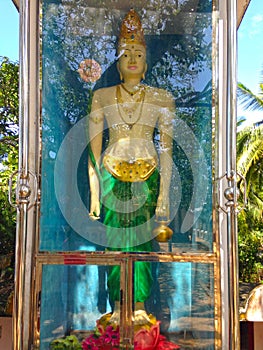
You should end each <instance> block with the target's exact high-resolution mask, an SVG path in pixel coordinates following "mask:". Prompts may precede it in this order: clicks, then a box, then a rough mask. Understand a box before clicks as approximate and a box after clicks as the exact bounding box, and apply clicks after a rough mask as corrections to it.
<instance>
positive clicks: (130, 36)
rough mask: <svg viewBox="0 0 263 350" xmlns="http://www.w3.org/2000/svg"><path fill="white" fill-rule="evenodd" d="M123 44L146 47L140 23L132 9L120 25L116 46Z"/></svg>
mask: <svg viewBox="0 0 263 350" xmlns="http://www.w3.org/2000/svg"><path fill="white" fill-rule="evenodd" d="M123 44H140V45H143V46H145V47H146V43H145V39H144V33H143V29H142V23H141V20H140V17H139V15H138V13H137V12H136V11H135V10H134V9H130V11H129V12H128V13H127V15H126V16H125V17H124V19H123V21H122V24H121V28H120V36H119V43H118V45H119V46H121V45H123Z"/></svg>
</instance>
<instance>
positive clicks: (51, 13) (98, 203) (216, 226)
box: [15, 0, 235, 350]
mask: <svg viewBox="0 0 263 350" xmlns="http://www.w3.org/2000/svg"><path fill="white" fill-rule="evenodd" d="M225 7H226V4H225ZM225 7H224V6H223V8H221V9H220V8H219V5H218V3H217V1H215V0H214V1H213V0H198V1H197V0H179V1H172V0H171V1H165V2H162V1H143V2H142V1H133V2H130V1H116V0H108V1H93V0H85V1H84V0H83V1H82V0H78V1H77V0H42V1H41V2H38V1H36V3H35V4H34V5H32V4H31V5H29V4H28V2H26V1H22V10H21V12H22V18H23V20H24V24H23V25H24V27H23V28H24V35H25V42H24V43H23V44H22V46H23V47H24V48H25V51H27V54H28V55H29V56H30V55H31V56H30V57H31V61H30V62H32V61H33V60H32V56H33V57H34V58H35V66H34V67H32V66H30V68H29V67H28V66H27V64H28V62H26V60H25V61H24V65H22V73H23V74H24V75H25V74H28V76H27V78H28V77H29V81H30V82H31V83H30V87H29V84H28V85H26V86H24V96H25V100H24V104H23V105H22V107H21V109H22V113H24V115H25V114H28V113H29V112H28V110H27V107H26V105H27V103H29V106H30V113H31V116H32V115H34V118H35V119H32V117H30V118H31V119H30V118H29V122H28V123H29V124H27V122H25V120H26V117H24V124H23V125H24V132H25V133H26V134H27V135H28V133H31V134H30V135H31V138H30V137H29V139H28V140H26V137H25V140H24V142H25V143H26V146H24V149H23V150H22V154H24V156H23V155H22V160H21V163H22V165H23V164H29V167H30V172H29V170H28V168H26V169H25V170H26V171H28V173H29V176H28V178H27V176H24V177H23V176H21V178H22V180H23V179H25V182H26V181H27V179H29V181H30V182H31V181H35V182H36V183H37V184H36V185H37V189H34V190H33V191H32V192H34V193H31V192H30V193H28V194H25V195H24V202H23V203H24V204H23V205H24V206H25V207H24V208H22V210H20V223H22V222H25V221H23V220H25V217H24V215H23V210H24V213H25V216H26V220H27V221H26V227H24V228H23V227H22V226H23V225H22V224H21V227H20V230H21V232H23V233H22V234H21V235H20V238H19V240H20V241H19V242H18V246H22V248H21V249H20V252H21V255H20V263H21V262H22V261H26V265H25V266H28V267H29V270H30V274H29V275H27V276H28V277H26V278H24V277H23V273H24V271H23V266H22V264H20V263H19V261H18V269H19V268H20V271H21V274H20V277H21V276H22V277H21V283H22V287H23V288H22V289H21V288H20V291H17V299H16V305H17V311H16V320H17V319H19V318H21V317H22V318H24V320H25V324H26V326H25V327H24V329H21V328H20V326H19V325H18V323H16V322H17V321H15V333H16V335H17V336H16V341H15V343H16V344H15V347H16V350H17V349H27V348H28V349H29V344H31V345H32V347H30V348H34V349H40V350H45V349H60V347H59V346H62V345H61V344H66V342H70V341H72V342H75V348H76V349H81V348H82V347H83V349H179V348H180V349H196V350H197V349H206V350H214V349H222V348H223V347H222V342H223V343H224V342H227V341H228V340H227V339H228V335H226V334H224V332H225V330H224V329H226V328H227V327H228V325H229V324H228V323H226V324H224V325H223V324H222V305H224V303H226V304H227V303H228V302H229V300H228V296H227V297H226V299H225V300H224V298H223V297H222V292H221V290H222V285H223V286H224V284H225V283H226V282H225V278H226V277H225V276H224V277H223V279H222V275H221V272H220V271H221V270H222V267H223V268H224V264H225V262H222V255H221V251H222V250H225V249H226V243H225V241H224V239H223V240H222V237H221V236H222V230H227V228H226V224H225V221H224V220H225V219H224V218H223V219H222V215H225V214H224V212H225V213H227V215H228V216H229V218H228V219H229V220H230V222H231V220H232V222H233V215H232V214H233V213H232V212H231V210H230V211H229V208H231V205H228V206H227V207H226V209H224V208H223V211H222V212H221V213H219V211H218V207H219V206H222V207H223V206H224V205H222V204H219V203H222V196H221V192H220V191H219V188H220V187H222V182H223V181H225V175H223V176H221V175H222V174H221V169H222V168H224V165H223V162H224V161H225V160H224V156H222V154H223V153H224V150H225V145H223V144H224V142H223V141H222V140H223V139H224V137H225V136H224V135H225V130H224V128H225V125H226V124H225V123H226V117H225V116H220V117H219V113H220V108H221V109H222V106H223V105H224V103H226V102H227V101H223V100H224V98H225V97H226V96H225V95H224V94H223V95H222V96H221V95H220V93H222V91H221V92H220V88H222V86H223V85H224V84H223V85H222V86H221V87H220V85H219V83H220V79H221V78H220V74H219V71H220V69H221V68H222V67H221V68H220V64H219V63H220V61H219V57H220V53H224V52H223V51H224V50H223V49H222V48H221V51H220V42H219V37H220V35H222V30H223V31H224V30H225V29H224V27H222V26H220V21H221V22H222V19H223V20H225V19H226V18H225V13H226V8H225ZM220 18H221V19H220ZM35 21H36V23H35ZM32 23H34V24H33V25H32ZM233 23H234V22H233ZM28 28H30V31H33V33H34V34H32V35H31V36H30V35H29V37H28V34H26V32H27V29H28ZM220 33H221V34H220ZM26 40H27V41H26ZM32 43H33V44H32ZM34 45H35V51H34V50H32V47H34ZM30 48H31V50H30ZM33 51H34V52H33ZM28 52H30V54H29V53H28ZM27 69H29V71H27ZM34 72H35V73H34ZM32 76H33V78H32ZM32 79H33V83H34V84H33V85H32ZM25 80H26V78H25ZM32 86H36V89H32ZM28 89H29V90H30V89H31V90H30V91H33V90H34V92H32V93H33V95H30V96H31V97H28V95H26V91H28ZM220 98H221V101H220ZM30 99H31V100H30ZM30 101H31V102H30ZM32 101H33V102H32ZM34 120H35V122H34ZM32 121H33V123H32ZM32 135H34V137H33V136H32ZM222 135H223V136H222ZM222 145H223V146H222ZM28 146H29V150H32V152H31V151H29V153H28V148H27V147H28ZM228 146H229V147H230V148H231V145H228ZM25 153H26V154H27V155H28V156H27V157H25ZM30 164H31V165H30ZM32 164H34V166H33V168H34V170H32ZM34 173H36V177H34V176H33V175H32V174H34ZM218 179H219V180H218ZM226 179H227V181H228V187H229V188H230V187H231V181H232V178H231V176H228V174H227V175H226ZM20 194H21V193H20ZM234 196H235V194H234ZM33 197H34V198H33ZM32 198H33V201H34V204H33V207H34V208H36V210H32V208H30V209H31V211H30V210H28V205H29V203H30V202H32ZM234 199H235V198H234ZM233 227H234V225H233V226H232V227H230V228H228V231H229V232H233ZM25 232H28V234H27V235H26V234H25ZM23 242H24V243H23ZM25 242H26V243H25ZM23 247H24V248H23ZM28 247H29V248H28ZM23 249H24V250H23ZM27 249H29V250H27ZM220 249H221V250H220ZM27 281H28V282H29V283H28V284H27ZM29 286H30V287H29ZM25 300H27V302H26V303H28V305H30V307H29V310H30V311H28V314H26V313H25V314H23V307H24V305H25V303H24V301H25ZM23 303H24V304H23ZM224 307H225V308H226V309H227V310H228V306H227V305H225V306H224ZM230 309H231V307H230ZM227 312H228V311H227ZM29 313H30V315H29ZM22 314H23V316H22ZM63 342H65V343H63ZM26 344H27V345H28V347H27V345H26ZM65 346H66V345H65Z"/></svg>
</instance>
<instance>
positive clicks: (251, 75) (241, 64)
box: [0, 0, 263, 124]
mask: <svg viewBox="0 0 263 350" xmlns="http://www.w3.org/2000/svg"><path fill="white" fill-rule="evenodd" d="M237 38H238V54H237V57H238V66H237V70H238V77H237V78H238V81H239V82H241V83H242V84H244V85H245V86H246V87H248V88H249V89H250V90H251V91H252V92H254V93H255V94H258V92H259V82H260V81H261V78H262V77H263V74H261V72H262V71H263V41H262V38H263V6H262V0H251V2H250V5H249V7H248V9H247V12H246V13H245V16H244V18H243V21H242V23H241V25H240V27H239V29H238V35H237ZM0 56H7V57H8V58H9V59H10V60H11V61H18V59H19V15H18V12H17V10H16V8H15V6H14V5H13V3H12V1H11V0H0ZM237 116H238V117H241V116H244V117H245V118H246V119H247V122H246V124H250V123H253V122H255V121H258V120H262V119H263V113H262V112H248V111H244V110H243V109H242V108H241V107H239V106H238V110H237Z"/></svg>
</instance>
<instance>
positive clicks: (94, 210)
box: [89, 196, 100, 220]
mask: <svg viewBox="0 0 263 350" xmlns="http://www.w3.org/2000/svg"><path fill="white" fill-rule="evenodd" d="M89 216H90V218H91V219H92V220H99V219H100V201H99V199H98V198H97V196H96V197H95V196H94V197H93V196H91V200H90V212H89Z"/></svg>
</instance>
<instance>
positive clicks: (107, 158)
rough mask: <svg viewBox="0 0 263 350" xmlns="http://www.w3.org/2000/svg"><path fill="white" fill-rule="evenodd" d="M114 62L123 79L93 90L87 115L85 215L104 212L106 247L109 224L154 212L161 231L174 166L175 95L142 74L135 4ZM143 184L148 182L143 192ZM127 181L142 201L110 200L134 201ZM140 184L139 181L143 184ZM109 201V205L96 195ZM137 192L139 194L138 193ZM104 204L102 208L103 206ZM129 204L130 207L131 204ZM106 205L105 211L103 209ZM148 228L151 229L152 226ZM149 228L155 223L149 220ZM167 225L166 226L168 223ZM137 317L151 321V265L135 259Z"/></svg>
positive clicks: (145, 246)
mask: <svg viewBox="0 0 263 350" xmlns="http://www.w3.org/2000/svg"><path fill="white" fill-rule="evenodd" d="M118 57H119V60H118V63H117V68H118V71H119V74H120V78H121V81H122V82H121V84H119V85H117V86H111V87H107V88H102V89H99V90H97V91H95V93H94V96H93V101H92V109H91V113H90V118H89V138H90V149H91V157H90V159H89V181H90V194H91V198H90V217H91V218H92V219H94V220H95V219H98V218H100V216H103V223H104V224H105V225H106V226H107V227H108V228H109V230H108V236H109V237H110V238H109V239H110V242H111V247H113V246H114V239H116V241H118V237H115V238H114V237H111V235H112V232H111V231H112V230H111V228H112V227H119V228H121V229H123V230H126V231H127V230H130V231H128V232H132V230H133V231H136V234H137V235H140V234H141V235H143V232H141V233H140V228H139V226H140V224H141V223H142V222H146V221H147V220H148V219H149V217H152V216H153V215H156V218H157V219H156V220H157V221H160V223H161V229H162V232H163V230H164V227H166V226H165V225H164V223H165V224H166V223H168V222H169V218H170V202H169V191H170V183H171V173H172V130H173V124H172V121H173V118H174V113H175V105H174V100H173V97H172V95H171V94H170V93H169V92H167V91H166V90H163V89H158V88H154V87H150V86H147V85H145V84H143V83H142V82H141V81H142V80H143V79H144V77H145V73H146V70H147V64H146V44H145V39H144V34H143V30H142V25H141V22H140V19H139V16H138V14H137V13H136V12H135V11H134V10H133V9H132V10H130V12H129V13H128V14H127V15H126V17H125V18H124V20H123V22H122V25H121V30H120V37H119V42H118ZM105 122H106V123H107V127H108V129H109V141H108V145H107V148H106V150H105V152H104V154H103V155H102V149H103V148H102V142H103V130H104V123H105ZM155 128H157V130H158V133H159V147H158V150H157V149H156V147H155V144H154V140H153V135H154V130H155ZM145 184H147V188H148V190H147V191H146V192H147V193H146V194H145ZM131 186H136V189H137V192H136V197H137V196H138V197H140V191H139V190H138V189H140V188H141V192H142V196H144V198H145V197H147V198H146V201H145V204H144V205H143V206H142V208H139V209H138V206H137V207H136V205H135V206H134V208H133V207H132V206H131V205H130V204H129V205H130V206H129V208H128V210H126V211H125V210H123V211H118V209H117V208H114V198H115V197H114V198H113V197H112V198H111V197H110V196H112V193H114V196H117V197H118V198H119V199H120V200H121V201H122V202H123V205H125V201H128V202H129V203H130V202H131V201H132V200H131V198H132V193H131V192H132V191H131V188H132V187H131ZM140 186H141V187H140ZM105 198H106V199H107V200H106V202H107V203H110V202H111V203H112V204H111V207H110V208H109V207H108V208H107V207H105V206H102V205H101V203H105ZM136 199H137V198H136ZM102 208H103V209H102ZM131 208H133V209H131ZM101 211H103V212H101ZM149 229H151V228H150V227H149ZM152 229H153V228H152ZM168 230H170V229H168ZM112 250H122V251H131V252H142V251H151V250H152V244H151V242H145V243H142V244H136V242H135V243H132V242H130V241H129V242H127V244H126V245H125V246H123V247H118V245H117V244H116V248H115V249H112ZM134 270H135V271H134V274H135V275H134V284H135V288H134V289H135V292H134V298H135V316H134V317H135V323H137V324H143V323H146V322H148V321H149V318H148V315H147V313H146V312H145V310H144V302H145V301H146V300H147V298H148V297H149V295H150V290H151V285H152V275H151V267H150V264H149V263H148V262H136V263H135V269H134ZM118 281H119V267H118V266H114V267H112V268H111V271H110V274H109V278H108V286H109V293H110V298H111V300H112V301H114V303H115V307H114V312H113V315H112V322H118V317H119V285H118Z"/></svg>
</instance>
